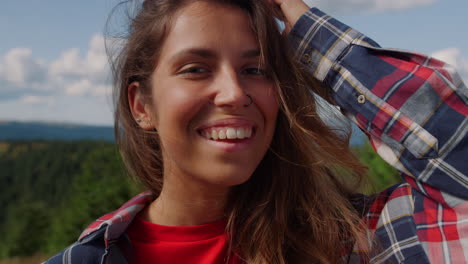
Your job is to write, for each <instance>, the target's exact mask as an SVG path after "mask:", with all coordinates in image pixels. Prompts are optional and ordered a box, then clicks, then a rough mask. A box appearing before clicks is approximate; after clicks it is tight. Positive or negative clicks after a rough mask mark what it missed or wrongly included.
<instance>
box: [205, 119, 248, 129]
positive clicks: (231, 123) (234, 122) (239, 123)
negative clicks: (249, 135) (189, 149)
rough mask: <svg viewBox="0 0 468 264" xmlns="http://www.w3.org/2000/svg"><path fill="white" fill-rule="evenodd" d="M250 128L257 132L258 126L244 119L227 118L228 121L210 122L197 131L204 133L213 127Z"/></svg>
mask: <svg viewBox="0 0 468 264" xmlns="http://www.w3.org/2000/svg"><path fill="white" fill-rule="evenodd" d="M246 126H250V127H252V129H253V130H255V128H256V125H255V122H253V121H251V120H247V119H243V118H227V119H220V120H213V121H208V122H206V123H204V124H203V125H201V126H200V127H198V128H197V129H196V130H197V131H202V130H204V129H207V128H212V127H246Z"/></svg>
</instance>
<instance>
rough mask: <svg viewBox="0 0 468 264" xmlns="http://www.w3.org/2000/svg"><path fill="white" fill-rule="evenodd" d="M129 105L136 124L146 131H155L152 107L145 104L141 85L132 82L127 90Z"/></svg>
mask: <svg viewBox="0 0 468 264" xmlns="http://www.w3.org/2000/svg"><path fill="white" fill-rule="evenodd" d="M127 93H128V94H127V96H128V105H129V106H130V111H131V112H132V116H133V118H134V119H135V122H136V123H137V124H138V125H139V126H140V127H141V128H143V129H144V130H152V129H155V127H154V125H153V123H152V119H151V116H152V115H151V112H150V107H149V105H148V104H146V103H145V98H144V95H143V93H142V92H141V89H140V83H138V82H132V83H131V84H130V85H129V86H128V89H127Z"/></svg>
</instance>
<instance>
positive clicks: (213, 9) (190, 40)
mask: <svg viewBox="0 0 468 264" xmlns="http://www.w3.org/2000/svg"><path fill="white" fill-rule="evenodd" d="M193 47H197V48H198V47H199V48H206V49H215V50H216V49H218V50H230V49H231V50H232V49H239V48H243V49H255V48H257V47H258V40H257V37H256V35H255V33H254V31H253V30H252V27H251V22H250V18H249V15H248V14H247V12H246V11H244V10H242V9H240V8H237V7H232V6H228V5H222V4H218V3H212V2H209V1H196V2H193V3H191V4H188V5H187V6H185V7H184V8H182V9H181V10H179V11H178V12H177V13H176V14H175V16H174V20H173V23H172V26H171V28H170V30H169V33H168V36H167V38H166V41H165V44H164V46H163V52H162V56H164V54H165V53H168V52H169V53H171V52H176V51H177V50H181V49H187V48H193Z"/></svg>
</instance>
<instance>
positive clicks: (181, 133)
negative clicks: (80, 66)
mask: <svg viewBox="0 0 468 264" xmlns="http://www.w3.org/2000/svg"><path fill="white" fill-rule="evenodd" d="M259 64H260V58H259V45H258V41H257V39H256V36H255V35H254V33H253V31H252V29H251V27H250V24H249V17H248V15H247V14H246V13H244V11H242V10H241V9H237V8H233V7H228V6H223V5H219V4H214V3H209V2H205V1H198V2H195V3H192V4H189V5H188V6H186V7H184V8H183V9H181V10H180V11H179V12H178V13H177V16H176V19H175V20H174V23H173V25H172V28H171V30H170V32H169V34H168V36H167V38H166V40H165V42H164V44H163V47H162V50H161V54H160V57H159V60H158V62H157V67H156V69H155V71H154V72H153V74H152V76H151V77H152V94H153V97H152V98H153V99H152V104H151V105H152V106H151V107H150V111H149V112H151V114H152V119H153V120H152V121H153V125H154V127H155V128H156V129H157V131H158V133H159V136H160V140H161V147H162V150H163V160H164V177H165V181H166V180H167V179H166V178H168V177H179V178H180V179H181V180H183V181H186V180H192V181H196V182H200V183H205V184H210V185H222V186H225V187H227V186H233V185H237V184H241V183H243V182H244V181H246V180H247V179H248V178H249V177H250V176H251V174H252V173H253V171H254V170H255V168H256V167H257V166H258V164H259V163H260V161H261V159H262V158H263V156H264V155H265V152H266V151H267V149H268V147H269V145H270V142H271V139H272V137H273V133H274V128H275V121H276V116H277V111H278V104H277V100H276V94H275V92H274V88H273V87H274V86H273V82H272V81H271V80H270V79H269V78H268V77H267V76H266V75H264V71H265V70H266V69H265V66H260V65H259ZM246 94H249V95H250V96H251V98H252V100H253V103H252V104H250V105H249V106H247V107H245V105H246V104H249V102H250V99H249V98H248V97H247V96H246ZM224 137H227V138H232V137H235V138H234V139H222V138H224ZM181 177H182V178H181Z"/></svg>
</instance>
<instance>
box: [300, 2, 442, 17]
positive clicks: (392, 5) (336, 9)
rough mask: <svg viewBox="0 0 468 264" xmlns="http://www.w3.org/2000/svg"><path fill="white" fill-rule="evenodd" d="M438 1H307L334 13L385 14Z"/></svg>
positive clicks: (311, 4)
mask: <svg viewBox="0 0 468 264" xmlns="http://www.w3.org/2000/svg"><path fill="white" fill-rule="evenodd" d="M435 1H436V0H306V1H305V2H306V3H307V4H308V5H310V6H317V7H319V8H320V9H323V10H325V11H326V12H332V13H342V14H349V13H356V12H358V13H362V12H385V11H397V10H404V9H410V8H415V7H421V6H427V5H431V4H433V3H435Z"/></svg>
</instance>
